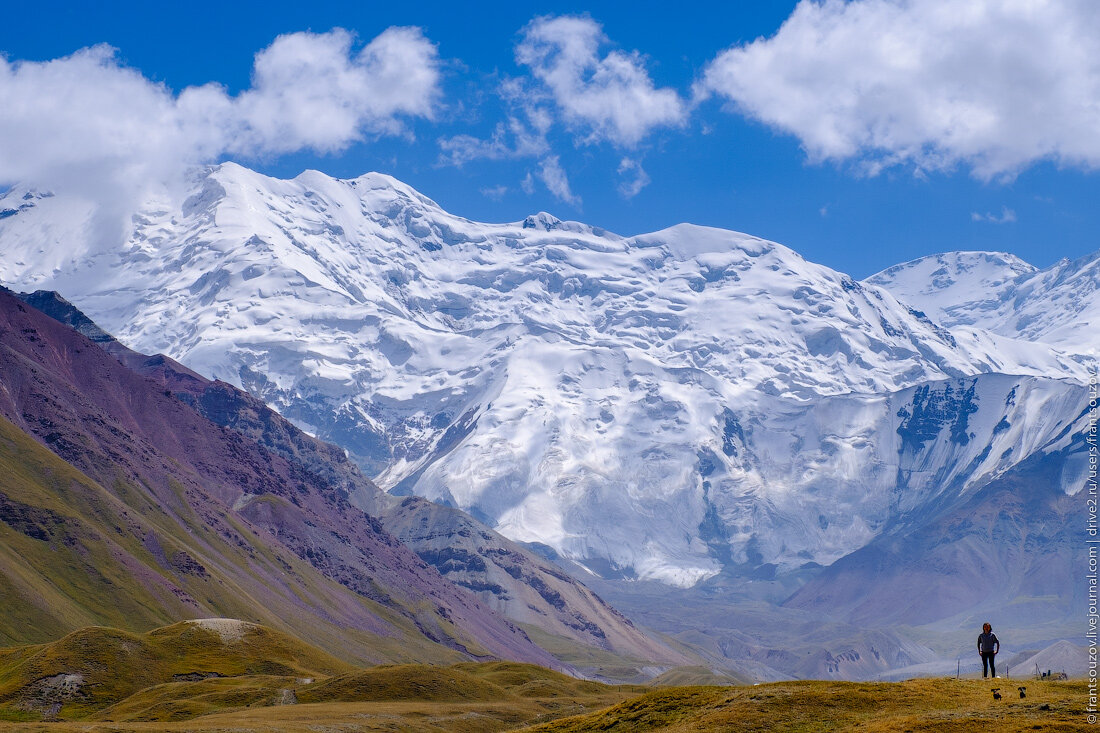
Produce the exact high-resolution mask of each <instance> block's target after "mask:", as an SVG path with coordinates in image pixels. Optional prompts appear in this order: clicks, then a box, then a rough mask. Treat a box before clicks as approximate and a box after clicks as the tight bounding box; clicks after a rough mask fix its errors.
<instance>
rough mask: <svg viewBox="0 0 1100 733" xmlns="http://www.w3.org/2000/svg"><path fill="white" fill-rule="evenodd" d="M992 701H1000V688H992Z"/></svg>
mask: <svg viewBox="0 0 1100 733" xmlns="http://www.w3.org/2000/svg"><path fill="white" fill-rule="evenodd" d="M993 699H994V700H1000V699H1001V688H1000V687H994V688H993Z"/></svg>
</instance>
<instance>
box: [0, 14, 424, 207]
mask: <svg viewBox="0 0 1100 733" xmlns="http://www.w3.org/2000/svg"><path fill="white" fill-rule="evenodd" d="M353 45H354V44H353V37H352V35H351V34H350V33H348V32H347V31H344V30H341V29H337V30H334V31H331V32H329V33H322V34H314V33H293V34H290V35H285V36H280V37H279V38H277V39H276V40H275V41H274V42H273V43H272V44H271V45H270V46H269V47H268V48H266V49H264V50H262V51H261V52H260V53H258V54H257V55H256V60H255V68H254V71H253V77H252V86H251V88H250V89H247V90H245V91H243V92H241V93H240V94H238V95H236V96H231V95H229V94H228V93H227V92H226V90H225V89H224V88H223V87H221V86H219V85H217V84H207V85H205V86H201V87H189V88H187V89H184V90H183V91H182V92H180V93H179V94H178V95H177V94H175V93H173V91H172V90H170V89H169V88H167V87H166V86H164V85H163V84H159V83H156V82H153V81H151V80H149V79H147V78H146V77H144V76H143V75H142V74H141V73H140V72H139V71H137V70H135V69H131V68H127V67H125V66H123V65H122V64H121V63H120V61H119V59H118V57H117V55H116V52H115V51H114V49H112V48H110V47H108V46H96V47H94V48H89V49H84V50H82V51H78V52H77V53H75V54H73V55H71V56H67V57H64V58H59V59H54V60H52V61H46V62H18V61H17V62H10V61H8V60H6V59H3V58H0V184H3V183H12V182H15V181H23V182H26V183H29V184H33V185H37V186H41V187H48V188H54V189H59V188H66V187H67V188H69V189H73V190H77V191H83V192H84V193H86V194H87V195H89V196H92V197H95V198H96V199H97V200H101V199H105V198H113V199H114V200H115V201H114V203H115V204H116V205H118V206H122V204H123V202H122V200H123V199H132V198H133V197H134V196H135V195H137V194H138V193H140V191H141V189H142V188H143V187H145V186H148V185H151V184H154V183H169V182H171V181H172V180H174V179H176V177H177V176H178V175H179V173H180V172H182V170H183V169H184V168H185V167H186V166H188V165H192V164H197V163H204V162H210V161H213V160H216V159H217V158H218V157H220V156H222V155H243V156H258V155H278V154H281V153H287V152H291V151H295V150H301V149H310V150H314V151H317V152H321V153H331V152H335V151H339V150H341V149H343V148H346V147H347V146H348V145H350V144H351V143H353V142H355V141H358V140H361V139H364V138H365V137H368V136H372V135H382V134H394V133H399V132H401V131H402V120H403V119H404V118H406V117H412V116H419V117H430V116H431V115H432V113H433V110H434V108H435V104H436V102H437V97H438V94H439V89H438V84H439V74H440V72H439V60H438V56H437V52H436V48H435V46H434V45H433V44H432V43H430V42H429V41H428V40H427V39H426V38H424V36H423V35H422V34H421V32H420V31H419V30H418V29H415V28H390V29H389V30H387V31H385V32H383V33H382V34H381V35H379V36H378V37H377V38H375V39H374V40H373V41H371V42H370V43H369V44H367V45H366V46H365V47H364V48H363V49H362V50H360V51H358V52H354V51H353V48H352V47H353ZM126 203H132V201H127V202H126Z"/></svg>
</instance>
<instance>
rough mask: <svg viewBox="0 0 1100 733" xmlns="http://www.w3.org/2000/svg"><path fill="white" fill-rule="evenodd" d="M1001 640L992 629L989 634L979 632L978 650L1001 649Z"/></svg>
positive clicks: (990, 650) (991, 650)
mask: <svg viewBox="0 0 1100 733" xmlns="http://www.w3.org/2000/svg"><path fill="white" fill-rule="evenodd" d="M1000 647H1001V642H1000V641H999V640H998V639H997V635H996V634H994V633H993V632H992V631H990V632H989V633H988V634H986V633H982V634H978V651H980V652H993V651H996V650H997V649H1000Z"/></svg>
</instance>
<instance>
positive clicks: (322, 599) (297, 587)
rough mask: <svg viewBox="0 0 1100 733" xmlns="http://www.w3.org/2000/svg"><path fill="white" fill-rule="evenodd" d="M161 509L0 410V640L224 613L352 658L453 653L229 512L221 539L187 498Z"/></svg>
mask: <svg viewBox="0 0 1100 733" xmlns="http://www.w3.org/2000/svg"><path fill="white" fill-rule="evenodd" d="M169 509H170V510H171V514H170V513H169V511H166V509H165V507H162V506H160V505H158V504H157V503H155V502H153V501H151V500H150V499H149V494H148V493H147V492H145V491H142V490H141V489H140V488H139V487H137V486H136V485H134V483H133V480H132V479H130V478H128V477H126V476H119V477H118V478H117V479H116V481H115V484H114V486H113V492H111V491H107V490H106V489H105V488H103V487H102V486H101V485H100V484H98V483H96V482H95V481H93V480H92V479H90V478H88V477H87V476H86V475H84V474H82V473H81V472H79V471H78V470H76V469H75V468H73V467H72V466H70V465H69V464H67V463H66V462H64V461H63V460H61V459H60V458H58V457H57V456H55V455H54V454H53V453H51V452H50V451H48V450H47V449H46V448H44V447H43V446H41V445H40V444H39V443H37V442H36V441H34V440H33V439H32V438H30V437H29V436H28V435H26V434H25V433H24V432H22V431H21V430H19V429H18V428H17V427H15V426H14V425H12V424H11V423H10V422H8V421H7V420H5V419H3V418H2V417H0V646H9V645H14V644H27V643H42V642H46V641H48V640H50V639H56V638H58V637H60V636H62V635H64V634H66V633H69V632H70V631H73V630H74V629H79V628H81V627H84V626H111V627H117V628H121V629H126V630H129V631H136V632H140V631H145V630H147V629H151V628H155V627H158V626H163V625H165V624H169V623H171V622H173V621H178V620H180V619H184V618H202V617H231V618H243V619H247V620H250V621H254V622H257V623H263V624H265V625H268V626H271V627H274V628H276V629H282V630H284V631H287V632H291V631H293V632H295V633H300V634H301V636H302V637H303V638H305V639H306V640H307V641H309V642H310V643H312V644H316V645H318V646H320V647H322V648H325V649H327V650H329V651H330V652H332V653H334V654H338V655H339V656H341V657H343V658H346V659H347V660H348V661H352V662H360V663H378V662H407V661H421V662H423V661H428V662H456V661H460V660H461V659H462V657H461V655H460V654H458V653H457V652H453V651H451V650H448V649H446V648H444V647H442V646H439V645H437V644H433V643H431V642H430V641H429V640H427V639H425V638H424V637H423V635H422V634H421V633H420V632H419V630H417V629H416V628H415V627H414V626H413V624H412V623H411V622H410V621H409V620H408V619H407V618H405V617H404V616H402V615H401V614H399V613H397V612H396V611H395V610H394V609H390V608H387V607H386V606H384V605H382V604H381V603H378V602H375V601H372V600H370V599H367V598H365V597H363V596H360V595H358V594H356V593H354V592H352V591H350V590H348V589H347V588H345V587H343V586H341V585H340V584H338V583H336V582H335V581H333V580H330V579H328V578H326V577H324V576H323V575H321V574H320V573H319V572H318V571H317V570H316V569H314V568H313V567H312V566H311V565H309V564H308V563H307V562H305V561H303V560H301V559H299V558H298V557H296V556H294V555H293V554H291V553H289V552H287V553H284V552H281V551H279V550H276V549H273V548H272V547H271V546H270V544H268V543H267V542H265V541H264V540H262V539H261V538H259V537H257V536H256V535H255V534H254V533H253V532H252V530H251V529H250V528H249V527H248V526H247V525H245V524H244V523H243V522H240V521H238V520H236V519H235V518H234V517H232V516H227V521H229V522H231V523H233V524H234V534H233V536H230V537H224V536H222V535H221V534H220V533H219V532H217V531H214V530H213V529H211V528H210V527H209V526H208V525H207V523H206V522H204V521H203V519H202V518H201V517H199V516H197V515H195V514H194V513H193V512H191V511H190V510H189V509H188V508H187V505H186V503H185V502H184V501H183V500H182V499H181V500H180V502H179V504H178V505H177V506H174V507H170V508H169ZM271 578H279V579H280V580H279V582H278V583H277V584H272V583H271ZM363 617H369V618H374V619H377V620H378V622H379V623H378V625H380V626H382V627H388V628H390V629H392V630H393V631H394V632H396V633H394V634H392V635H379V634H377V633H370V632H368V631H365V630H362V629H360V628H359V627H358V626H357V624H355V623H353V622H352V619H355V618H363Z"/></svg>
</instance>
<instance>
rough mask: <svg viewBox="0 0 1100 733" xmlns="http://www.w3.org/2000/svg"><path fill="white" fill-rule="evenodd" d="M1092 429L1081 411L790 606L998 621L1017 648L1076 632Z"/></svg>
mask: <svg viewBox="0 0 1100 733" xmlns="http://www.w3.org/2000/svg"><path fill="white" fill-rule="evenodd" d="M1087 421H1088V418H1087V413H1086V412H1084V411H1082V412H1081V413H1080V416H1079V418H1078V419H1077V420H1076V421H1075V426H1074V428H1073V429H1067V430H1066V432H1065V434H1064V435H1063V436H1061V437H1060V438H1058V439H1057V440H1056V441H1055V443H1054V444H1053V445H1051V446H1048V450H1045V451H1042V452H1038V453H1036V454H1035V455H1034V456H1033V457H1031V458H1029V459H1028V460H1026V461H1024V462H1022V463H1021V464H1020V465H1017V466H1015V467H1013V468H1012V469H1011V470H1009V471H1007V472H1006V473H1004V474H1003V475H1001V476H999V477H997V478H996V479H994V480H992V481H990V482H989V483H988V484H986V485H985V486H984V487H982V488H981V490H980V491H978V492H976V493H975V494H973V495H972V496H970V497H968V498H966V499H965V500H958V501H954V502H947V503H945V504H944V505H943V506H941V507H940V510H939V512H938V515H937V516H935V517H932V518H929V519H928V520H927V521H924V522H922V523H919V524H906V523H899V524H898V525H896V526H893V527H890V528H888V530H887V531H885V532H883V533H882V534H881V535H880V536H879V537H876V538H875V540H873V541H872V542H870V543H869V544H868V545H867V546H865V547H863V548H861V549H859V550H857V551H856V552H853V553H851V554H850V555H848V556H847V557H844V558H843V559H841V560H839V561H837V562H836V563H834V564H833V565H831V566H830V567H828V568H826V569H824V570H823V571H822V572H821V574H820V575H819V576H818V577H816V578H814V579H813V580H812V581H810V582H809V583H808V584H806V585H805V586H803V587H801V588H800V589H799V590H798V591H796V592H795V593H794V595H793V596H792V597H791V598H790V599H788V600H787V601H786V603H785V604H784V605H787V606H790V607H794V608H799V609H803V610H809V611H812V612H817V613H822V614H825V615H828V616H830V617H833V618H838V619H844V620H846V621H849V622H852V623H857V624H883V625H905V624H930V623H932V622H936V621H941V620H943V619H950V618H952V617H958V618H965V619H971V620H972V619H976V618H978V617H989V618H996V619H997V624H998V626H999V627H1000V628H1011V629H1014V630H1015V632H1016V633H1015V637H1016V638H1015V639H1014V641H1015V643H1016V645H1017V646H1016V648H1017V649H1019V648H1020V645H1021V644H1023V643H1034V642H1035V641H1038V640H1042V639H1050V638H1057V637H1058V636H1060V635H1062V634H1065V633H1066V632H1067V631H1069V630H1071V629H1073V628H1076V625H1077V624H1078V622H1079V619H1080V618H1081V617H1082V616H1083V615H1084V614H1085V611H1086V603H1085V584H1084V583H1083V582H1081V581H1080V580H1079V576H1080V574H1081V572H1082V570H1081V569H1082V568H1084V567H1085V565H1086V562H1085V561H1086V557H1085V555H1086V552H1087V547H1086V546H1085V545H1084V543H1083V542H1082V541H1081V538H1082V537H1083V528H1084V524H1083V520H1082V517H1085V516H1087V507H1086V504H1085V502H1086V498H1087V494H1086V492H1085V491H1083V489H1084V486H1085V480H1084V479H1085V477H1086V476H1087V473H1088V460H1089V459H1088V454H1089V446H1088V445H1087V444H1086V442H1085V432H1084V430H1085V429H1086V426H1087ZM1059 478H1060V479H1061V480H1062V481H1063V482H1065V484H1066V486H1068V487H1072V489H1076V490H1071V491H1067V490H1065V488H1063V487H1062V486H1059V485H1058V484H1057V481H1058V479H1059ZM970 625H971V626H976V624H975V623H973V621H971V624H970Z"/></svg>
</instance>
